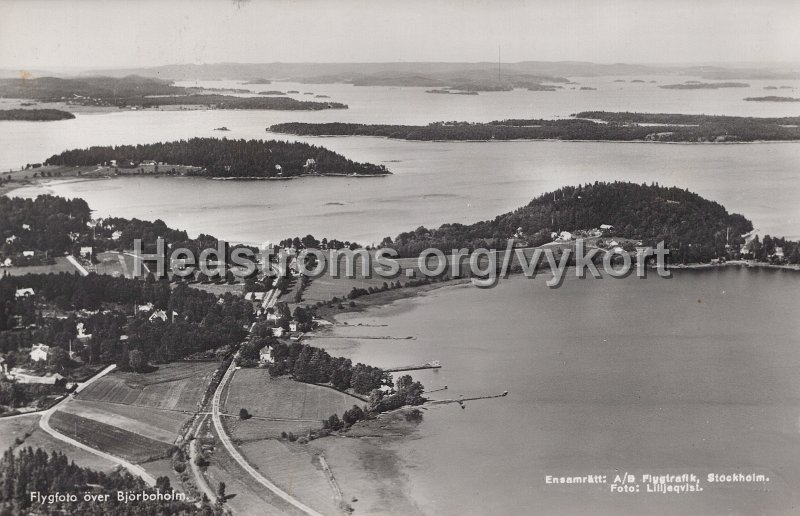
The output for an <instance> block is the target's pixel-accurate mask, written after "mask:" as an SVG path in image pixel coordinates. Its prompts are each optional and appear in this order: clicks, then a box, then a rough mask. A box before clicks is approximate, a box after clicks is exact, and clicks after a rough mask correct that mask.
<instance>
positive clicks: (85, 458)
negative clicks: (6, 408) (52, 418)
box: [0, 415, 115, 471]
mask: <svg viewBox="0 0 800 516" xmlns="http://www.w3.org/2000/svg"><path fill="white" fill-rule="evenodd" d="M40 417H41V416H38V415H31V416H24V417H13V418H2V419H0V450H2V451H5V450H7V449H8V448H9V447H13V448H17V447H18V446H24V447H26V448H27V447H28V446H30V447H32V448H33V449H36V448H43V449H45V450H47V451H48V452H51V451H58V452H62V453H64V454H65V455H66V456H67V457H68V458H69V459H70V460H72V461H75V463H76V464H78V465H79V466H84V467H89V468H93V469H97V470H101V471H109V470H111V469H112V468H114V467H115V464H113V463H111V462H109V461H107V460H105V459H103V458H102V457H98V456H97V455H95V454H93V453H89V452H87V451H84V450H81V449H79V448H75V447H74V446H72V445H70V444H67V443H65V442H63V441H59V440H58V439H55V438H54V437H52V436H51V435H50V434H48V433H47V432H44V431H43V430H42V429H41V428H39V418H40ZM17 439H19V440H20V441H21V444H19V443H17Z"/></svg>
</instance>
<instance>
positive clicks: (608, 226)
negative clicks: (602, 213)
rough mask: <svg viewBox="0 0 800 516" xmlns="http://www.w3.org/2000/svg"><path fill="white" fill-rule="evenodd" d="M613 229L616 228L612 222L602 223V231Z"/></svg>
mask: <svg viewBox="0 0 800 516" xmlns="http://www.w3.org/2000/svg"><path fill="white" fill-rule="evenodd" d="M612 229H614V226H612V225H611V224H600V230H601V231H611V230H612Z"/></svg>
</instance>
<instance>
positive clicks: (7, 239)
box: [6, 235, 17, 244]
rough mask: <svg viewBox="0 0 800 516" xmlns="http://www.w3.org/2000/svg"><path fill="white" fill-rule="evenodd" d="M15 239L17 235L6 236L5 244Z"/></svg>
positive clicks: (11, 242)
mask: <svg viewBox="0 0 800 516" xmlns="http://www.w3.org/2000/svg"><path fill="white" fill-rule="evenodd" d="M16 239H17V235H11V236H10V237H8V238H6V243H7V244H13V243H14V241H15V240H16Z"/></svg>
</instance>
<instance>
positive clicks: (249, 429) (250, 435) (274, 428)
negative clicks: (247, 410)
mask: <svg viewBox="0 0 800 516" xmlns="http://www.w3.org/2000/svg"><path fill="white" fill-rule="evenodd" d="M231 416H233V414H232V415H231ZM235 416H236V417H227V418H225V420H224V423H225V428H227V430H228V433H229V434H230V436H231V438H232V439H233V440H234V441H236V442H237V443H242V442H247V441H258V440H261V439H277V438H279V437H280V436H281V433H282V432H286V433H287V434H288V433H289V432H291V433H293V434H295V435H304V434H306V433H308V431H309V430H317V429H319V428H320V427H321V426H322V424H321V422H320V421H316V420H315V421H270V420H264V419H256V418H251V419H248V420H246V421H242V420H240V419H239V416H238V414H236V415H235Z"/></svg>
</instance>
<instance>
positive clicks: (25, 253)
mask: <svg viewBox="0 0 800 516" xmlns="http://www.w3.org/2000/svg"><path fill="white" fill-rule="evenodd" d="M35 254H36V253H35V252H34V251H22V256H25V257H26V258H31V257H33V255H35Z"/></svg>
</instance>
